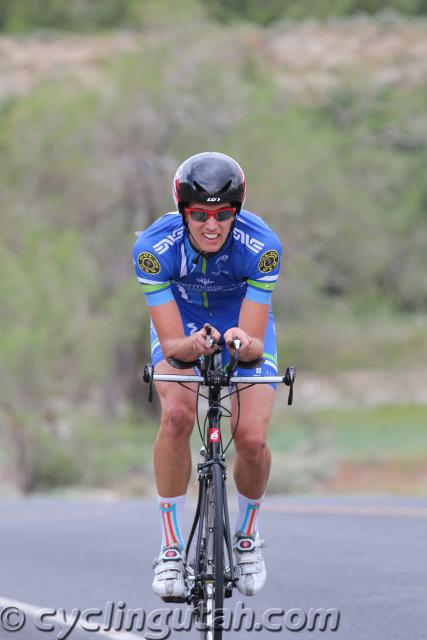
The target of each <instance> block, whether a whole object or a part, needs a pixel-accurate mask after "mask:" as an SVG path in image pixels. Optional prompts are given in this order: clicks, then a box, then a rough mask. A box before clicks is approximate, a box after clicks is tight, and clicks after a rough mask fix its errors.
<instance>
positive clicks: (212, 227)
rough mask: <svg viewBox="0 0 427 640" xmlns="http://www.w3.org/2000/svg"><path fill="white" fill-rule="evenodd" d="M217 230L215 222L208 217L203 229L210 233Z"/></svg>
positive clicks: (212, 218) (211, 217)
mask: <svg viewBox="0 0 427 640" xmlns="http://www.w3.org/2000/svg"><path fill="white" fill-rule="evenodd" d="M217 228H218V222H217V221H216V220H215V218H214V217H213V216H209V218H208V219H207V220H206V223H205V229H209V230H212V231H216V229H217Z"/></svg>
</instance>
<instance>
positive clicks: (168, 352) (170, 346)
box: [162, 336, 199, 362]
mask: <svg viewBox="0 0 427 640" xmlns="http://www.w3.org/2000/svg"><path fill="white" fill-rule="evenodd" d="M162 349H163V353H164V355H165V358H177V360H183V361H184V362H191V361H192V360H195V359H196V358H197V357H198V356H199V354H198V353H197V352H196V349H195V342H194V340H193V338H192V336H186V337H184V338H169V339H168V340H166V341H165V342H164V343H163V344H162Z"/></svg>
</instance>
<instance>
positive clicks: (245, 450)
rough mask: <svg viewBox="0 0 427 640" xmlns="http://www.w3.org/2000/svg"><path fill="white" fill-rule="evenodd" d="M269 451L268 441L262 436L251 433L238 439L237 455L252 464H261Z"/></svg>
mask: <svg viewBox="0 0 427 640" xmlns="http://www.w3.org/2000/svg"><path fill="white" fill-rule="evenodd" d="M266 451H267V442H266V440H265V438H263V437H262V436H257V435H256V434H255V433H249V434H247V435H244V436H241V437H240V438H238V439H236V452H237V455H238V456H240V457H241V458H243V459H244V460H245V461H246V462H248V463H251V464H259V463H260V462H261V460H263V459H264V456H265V452H266Z"/></svg>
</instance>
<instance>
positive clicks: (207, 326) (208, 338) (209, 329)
mask: <svg viewBox="0 0 427 640" xmlns="http://www.w3.org/2000/svg"><path fill="white" fill-rule="evenodd" d="M203 328H204V329H205V330H206V342H207V343H208V345H209V346H210V347H211V348H212V347H213V346H214V345H215V340H214V339H213V337H212V336H211V333H212V327H211V325H210V324H209V323H208V322H206V323H205V324H204V327H203Z"/></svg>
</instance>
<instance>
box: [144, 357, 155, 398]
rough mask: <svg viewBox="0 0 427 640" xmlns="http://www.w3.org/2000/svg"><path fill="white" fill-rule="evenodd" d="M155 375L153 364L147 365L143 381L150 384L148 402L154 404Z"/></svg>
mask: <svg viewBox="0 0 427 640" xmlns="http://www.w3.org/2000/svg"><path fill="white" fill-rule="evenodd" d="M153 375H154V367H153V365H152V364H146V365H145V367H144V373H143V376H142V379H143V380H144V382H148V402H153Z"/></svg>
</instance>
